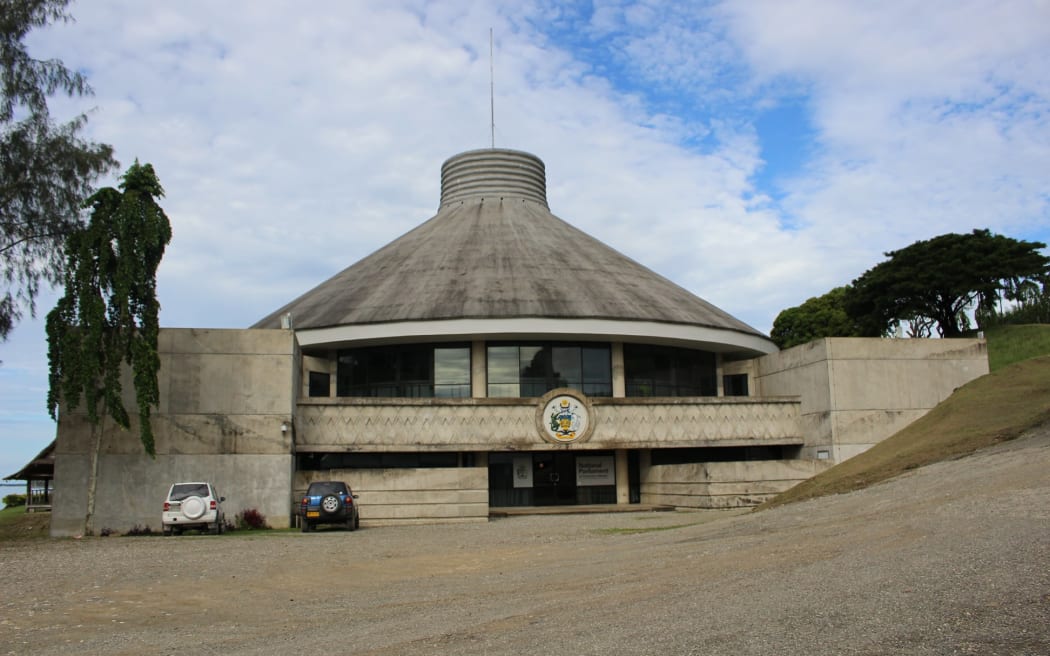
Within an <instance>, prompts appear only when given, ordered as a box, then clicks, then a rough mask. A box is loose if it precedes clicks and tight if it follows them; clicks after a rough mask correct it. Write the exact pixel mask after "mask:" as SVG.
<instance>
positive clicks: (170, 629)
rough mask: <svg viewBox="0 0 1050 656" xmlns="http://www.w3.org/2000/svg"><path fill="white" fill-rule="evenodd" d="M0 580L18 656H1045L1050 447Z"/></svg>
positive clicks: (77, 561) (163, 552) (160, 550)
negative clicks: (653, 509) (628, 508)
mask: <svg viewBox="0 0 1050 656" xmlns="http://www.w3.org/2000/svg"><path fill="white" fill-rule="evenodd" d="M363 510H365V511H367V508H365V509H363ZM615 529H619V530H615ZM652 529H664V530H652ZM0 568H2V569H0V572H2V581H0V608H2V612H0V654H175V653H179V654H284V653H293V652H302V653H310V652H316V653H326V654H435V653H437V654H444V653H448V654H532V653H546V652H552V653H560V654H573V655H575V654H704V655H719V654H726V655H730V654H731V655H733V656H740V655H746V654H776V655H786V656H791V655H800V656H801V655H813V654H829V655H830V654H835V655H841V654H863V655H876V654H919V655H923V654H981V655H982V656H993V655H997V654H1032V655H1037V654H1042V655H1045V654H1050V429H1042V430H1040V431H1036V432H1034V433H1032V434H1030V435H1028V436H1026V437H1024V438H1022V439H1019V440H1015V441H1013V442H1010V443H1007V444H1004V445H1000V446H999V447H996V448H994V449H991V450H988V451H985V452H983V453H981V454H978V455H975V456H970V457H968V458H963V459H960V460H956V461H952V462H946V463H941V464H938V465H934V466H931V467H926V468H923V469H921V470H917V471H915V472H912V473H910V474H908V475H906V476H903V477H901V478H899V479H897V480H895V481H891V482H888V483H885V484H882V485H878V486H875V487H873V488H871V489H868V490H865V491H862V492H858V493H853V494H848V495H840V496H837V497H832V498H828V499H822V500H816V501H811V502H807V503H802V504H795V505H791V506H787V507H784V508H780V509H776V510H772V511H767V512H762V513H739V512H737V513H719V512H659V513H602V514H594V515H561V516H529V517H510V518H506V519H499V520H494V521H492V522H489V523H487V524H469V525H445V526H405V527H390V528H371V529H362V530H361V531H358V532H356V533H347V532H342V531H322V532H319V533H312V534H308V535H302V534H297V533H279V534H278V533H274V534H266V535H251V534H233V535H225V536H217V537H211V536H200V537H195V536H183V537H179V538H162V537H144V538H96V539H84V540H71V539H61V540H44V541H35V542H19V543H5V544H0Z"/></svg>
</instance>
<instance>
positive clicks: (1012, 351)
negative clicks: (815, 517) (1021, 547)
mask: <svg viewBox="0 0 1050 656" xmlns="http://www.w3.org/2000/svg"><path fill="white" fill-rule="evenodd" d="M987 338H988V352H989V360H990V361H991V358H992V357H993V356H994V357H995V358H996V360H995V361H996V364H995V365H992V364H989V368H990V369H991V373H989V374H988V375H987V376H982V377H980V378H978V379H976V380H973V381H970V382H969V383H967V384H966V385H964V386H962V387H960V388H959V389H957V390H956V391H955V393H954V394H952V395H951V396H950V397H948V398H947V399H945V400H944V401H943V402H942V403H940V404H939V405H938V406H937V407H935V408H934V409H933V410H931V411H930V412H929V413H927V414H926V415H924V416H923V417H921V418H920V419H918V420H917V421H915V422H913V423H912V424H910V425H909V426H907V427H905V428H904V429H903V430H902V431H900V432H898V433H897V434H895V435H893V436H891V437H889V438H887V439H885V440H883V441H882V442H879V443H878V444H876V445H875V446H873V447H872V448H871V449H869V450H867V451H865V452H864V453H862V454H860V455H858V456H855V457H853V458H850V459H849V460H846V461H845V462H842V463H840V464H838V465H836V466H834V467H832V468H831V469H828V470H827V471H825V472H822V473H821V474H818V475H817V476H815V477H813V478H811V479H809V480H807V481H805V482H803V483H800V484H799V485H796V486H795V487H793V488H791V489H790V490H788V491H786V492H784V493H783V494H780V495H779V496H777V497H775V498H773V499H771V500H770V501H767V502H766V503H764V504H762V505H761V506H759V507H758V509H759V510H761V509H764V508H770V507H773V506H779V505H783V504H785V503H792V502H794V501H802V500H805V499H812V498H815V497H820V496H825V495H828V494H840V493H843V492H851V491H853V490H858V489H861V488H864V487H867V486H869V485H872V484H874V483H878V482H879V481H884V480H887V479H889V478H893V477H894V476H897V475H899V474H901V473H903V472H905V471H908V470H911V469H916V468H918V467H922V466H924V465H928V464H932V463H934V462H939V461H941V460H948V459H951V458H958V457H961V456H964V455H967V454H970V453H973V452H974V451H977V450H979V449H983V448H986V447H988V446H992V445H994V444H997V443H999V442H1002V441H1005V440H1011V439H1014V438H1016V437H1018V436H1020V435H1021V434H1022V433H1024V432H1025V431H1027V430H1030V429H1032V428H1035V427H1037V426H1041V425H1043V424H1045V423H1047V422H1050V326H1042V325H1040V326H1004V327H1001V328H997V329H995V330H993V331H990V332H988V333H987ZM1033 356H1035V357H1033Z"/></svg>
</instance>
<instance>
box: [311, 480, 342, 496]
mask: <svg viewBox="0 0 1050 656" xmlns="http://www.w3.org/2000/svg"><path fill="white" fill-rule="evenodd" d="M306 494H307V496H311V497H313V496H318V495H322V494H347V490H346V483H310V489H309V490H307V491H306Z"/></svg>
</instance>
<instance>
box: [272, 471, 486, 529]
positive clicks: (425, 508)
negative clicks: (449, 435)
mask: <svg viewBox="0 0 1050 656" xmlns="http://www.w3.org/2000/svg"><path fill="white" fill-rule="evenodd" d="M322 480H336V481H345V482H346V483H347V484H348V485H349V486H350V488H351V489H352V490H353V491H354V494H356V495H358V499H357V501H358V503H360V504H361V505H360V507H359V508H358V511H359V513H360V517H361V525H362V526H381V525H395V524H436V523H450V522H487V521H488V518H489V481H488V469H487V468H485V467H458V468H432V469H431V468H427V469H333V470H326V471H323V472H318V471H309V472H298V473H297V474H296V476H295V484H294V488H295V489H294V494H293V499H294V500H295V501H296V502H297V501H298V499H300V498H301V497H302V495H303V493H304V492H306V488H307V487H309V485H310V483H311V482H313V481H322Z"/></svg>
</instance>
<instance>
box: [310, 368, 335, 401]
mask: <svg viewBox="0 0 1050 656" xmlns="http://www.w3.org/2000/svg"><path fill="white" fill-rule="evenodd" d="M331 384H332V376H331V375H330V374H327V373H323V372H320V371H311V372H310V396H328V395H329V393H330V390H331Z"/></svg>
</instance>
